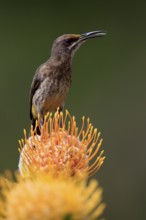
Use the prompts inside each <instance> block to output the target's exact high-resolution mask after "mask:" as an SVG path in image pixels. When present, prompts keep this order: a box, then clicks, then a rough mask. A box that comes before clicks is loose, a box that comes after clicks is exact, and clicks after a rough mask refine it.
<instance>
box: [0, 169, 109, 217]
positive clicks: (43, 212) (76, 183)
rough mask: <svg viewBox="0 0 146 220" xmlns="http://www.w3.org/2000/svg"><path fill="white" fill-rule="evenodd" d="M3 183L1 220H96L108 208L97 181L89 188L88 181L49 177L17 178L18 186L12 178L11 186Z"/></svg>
mask: <svg viewBox="0 0 146 220" xmlns="http://www.w3.org/2000/svg"><path fill="white" fill-rule="evenodd" d="M0 180H1V181H0V188H1V195H2V196H1V197H0V219H1V220H6V219H8V220H20V219H24V220H26V219H36V220H42V219H43V220H45V219H46V220H48V219H59V220H64V219H68V218H67V217H69V216H70V217H71V219H72V220H75V219H76V220H84V219H87V220H95V219H98V218H99V217H100V216H101V215H102V213H103V210H104V208H105V205H104V204H103V203H102V202H101V201H102V189H101V188H100V187H99V186H98V182H97V181H96V180H92V181H90V182H89V184H87V182H86V179H83V180H82V181H81V180H79V179H77V178H66V179H64V178H61V177H59V178H57V179H54V178H53V177H52V176H50V175H48V174H47V175H46V174H45V173H43V174H42V175H40V176H39V177H36V178H34V179H32V178H26V179H22V178H21V177H20V176H18V175H17V183H16V182H13V180H12V179H11V178H9V179H8V180H7V182H8V183H9V184H6V181H5V178H4V177H1V179H0ZM1 182H3V184H1ZM8 185H9V187H8ZM38 198H39V202H36V201H37V200H38ZM69 219H70V218H69Z"/></svg>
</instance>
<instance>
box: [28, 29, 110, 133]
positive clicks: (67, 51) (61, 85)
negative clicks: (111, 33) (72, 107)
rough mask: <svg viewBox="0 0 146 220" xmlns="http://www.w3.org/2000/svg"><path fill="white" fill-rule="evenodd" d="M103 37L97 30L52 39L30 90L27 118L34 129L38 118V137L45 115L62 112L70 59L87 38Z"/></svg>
mask: <svg viewBox="0 0 146 220" xmlns="http://www.w3.org/2000/svg"><path fill="white" fill-rule="evenodd" d="M105 35H106V32H105V31H103V30H96V31H90V32H86V33H83V34H64V35H61V36H59V37H58V38H57V39H55V41H54V42H53V45H52V49H51V55H50V58H49V59H48V60H47V61H46V62H44V63H43V64H41V65H40V66H39V67H38V68H37V70H36V72H35V74H34V77H33V79H32V83H31V88H30V119H31V121H32V126H33V129H35V127H36V121H37V120H38V116H39V118H40V120H39V121H40V122H39V123H40V124H39V127H37V129H36V133H37V134H40V127H41V125H42V124H43V121H44V116H45V115H46V114H47V113H48V112H55V111H56V110H57V109H59V112H60V111H62V110H63V107H64V104H65V100H66V97H67V94H68V91H69V89H70V86H71V83H72V60H73V57H74V55H75V53H76V51H77V50H78V49H79V48H80V46H81V45H82V44H83V43H85V42H86V41H87V40H88V39H91V38H95V37H101V36H105Z"/></svg>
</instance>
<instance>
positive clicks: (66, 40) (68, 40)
mask: <svg viewBox="0 0 146 220" xmlns="http://www.w3.org/2000/svg"><path fill="white" fill-rule="evenodd" d="M64 42H65V43H67V44H70V43H71V42H72V39H65V40H64Z"/></svg>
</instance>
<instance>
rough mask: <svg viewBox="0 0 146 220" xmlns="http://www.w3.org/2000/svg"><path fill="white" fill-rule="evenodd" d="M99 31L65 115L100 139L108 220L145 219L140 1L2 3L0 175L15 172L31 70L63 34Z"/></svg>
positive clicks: (145, 72)
mask: <svg viewBox="0 0 146 220" xmlns="http://www.w3.org/2000/svg"><path fill="white" fill-rule="evenodd" d="M96 29H104V30H106V31H107V33H108V34H107V36H106V37H104V38H99V39H93V40H90V41H88V42H87V43H86V44H84V45H83V46H82V47H81V49H80V50H79V51H78V52H77V54H76V56H75V58H74V60H73V83H72V87H71V90H70V92H69V95H68V98H67V102H66V108H67V109H69V110H70V112H71V114H74V115H75V116H76V119H77V121H78V123H79V124H80V121H81V117H82V115H85V116H86V117H88V116H89V117H90V119H91V122H92V123H93V125H94V126H95V127H98V129H99V130H100V131H101V132H102V137H103V139H104V143H103V148H104V150H105V155H106V161H105V164H104V166H103V167H102V168H101V170H100V171H99V172H98V174H97V175H96V177H97V178H98V180H99V182H100V185H101V186H102V187H103V189H104V201H105V203H106V204H107V208H106V211H105V213H104V217H105V218H106V219H108V220H110V219H112V220H117V219H118V220H123V219H124V220H137V219H146V212H145V207H146V189H145V186H146V175H145V169H146V135H145V134H146V1H144V0H143V1H141V0H140V1H137V2H136V1H135V2H134V1H66V0H63V1H54V2H53V1H30V2H29V3H27V1H19V2H17V1H12V2H9V4H8V3H7V2H6V1H5V3H0V79H1V86H0V100H1V105H0V106H1V108H0V122H1V126H0V133H1V138H0V172H3V171H4V170H5V169H11V170H16V169H17V164H18V158H19V153H18V150H17V149H18V146H19V145H18V141H17V140H18V139H20V138H22V137H23V128H26V129H27V130H28V129H29V126H30V120H29V101H28V99H29V89H30V84H31V80H32V77H33V75H34V72H35V70H36V68H37V67H38V66H39V65H40V64H41V63H43V62H44V61H46V59H47V58H48V57H49V54H50V49H51V45H52V42H53V40H54V39H55V38H56V37H57V36H59V35H62V34H64V33H84V32H86V31H92V30H96Z"/></svg>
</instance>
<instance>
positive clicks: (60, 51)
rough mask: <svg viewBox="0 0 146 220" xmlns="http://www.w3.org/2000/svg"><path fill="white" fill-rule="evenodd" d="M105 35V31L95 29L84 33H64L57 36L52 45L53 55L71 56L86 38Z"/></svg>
mask: <svg viewBox="0 0 146 220" xmlns="http://www.w3.org/2000/svg"><path fill="white" fill-rule="evenodd" d="M104 35H106V33H105V31H101V30H97V31H92V32H87V33H84V34H64V35H62V36H60V37H58V38H57V39H56V40H55V41H54V43H53V46H52V53H51V55H53V56H57V57H59V56H68V57H70V58H72V57H73V55H74V54H75V52H76V51H77V49H78V48H79V47H80V46H81V45H82V44H83V43H84V42H85V41H86V40H88V39H91V38H95V37H101V36H104Z"/></svg>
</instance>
